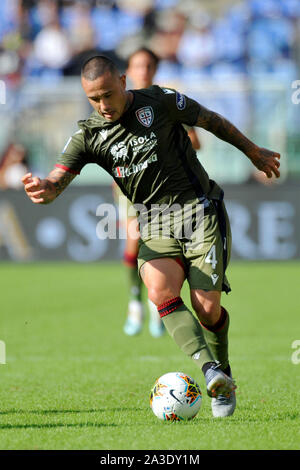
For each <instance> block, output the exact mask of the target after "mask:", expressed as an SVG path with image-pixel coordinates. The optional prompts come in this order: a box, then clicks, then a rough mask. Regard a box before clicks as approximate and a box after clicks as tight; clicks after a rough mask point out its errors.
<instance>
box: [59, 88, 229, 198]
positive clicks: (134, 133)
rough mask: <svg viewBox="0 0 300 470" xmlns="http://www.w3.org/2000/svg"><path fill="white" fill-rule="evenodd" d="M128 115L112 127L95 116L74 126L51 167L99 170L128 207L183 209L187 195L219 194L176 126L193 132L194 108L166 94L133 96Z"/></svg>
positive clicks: (149, 92)
mask: <svg viewBox="0 0 300 470" xmlns="http://www.w3.org/2000/svg"><path fill="white" fill-rule="evenodd" d="M132 92H133V96H134V98H133V101H132V103H131V105H130V107H129V109H128V110H127V111H126V112H125V113H124V114H123V115H122V117H121V118H120V119H119V120H118V121H115V122H109V121H106V120H105V119H104V118H103V117H101V116H100V115H99V114H98V113H97V112H96V111H94V112H93V113H92V114H91V115H90V117H89V118H88V119H87V120H84V121H79V122H78V126H79V130H78V131H77V132H76V133H75V134H74V135H73V136H72V137H70V139H69V140H68V142H67V144H66V146H65V148H64V150H63V152H62V154H61V156H60V158H59V160H58V162H57V166H59V167H62V168H64V169H66V170H68V171H71V172H72V173H76V174H77V173H78V174H79V173H80V171H81V169H82V168H83V167H84V166H85V165H86V164H88V163H96V164H98V165H100V166H101V167H103V168H104V169H105V170H106V171H108V173H109V174H110V175H111V176H112V177H113V178H114V180H115V181H116V183H117V184H118V185H119V186H120V188H121V190H122V191H123V193H124V194H125V195H126V196H127V197H128V198H129V199H130V201H132V202H133V203H140V204H145V205H146V206H147V207H148V206H150V205H151V204H170V205H171V204H173V203H184V201H185V200H186V198H187V197H188V198H189V199H190V198H191V195H196V196H197V197H201V196H203V195H206V196H207V197H208V198H210V197H213V198H218V197H219V196H220V194H221V192H222V191H221V189H220V188H219V187H218V186H217V185H216V183H215V182H213V181H211V180H209V177H208V175H207V173H206V171H205V170H204V168H203V166H202V165H201V163H200V162H199V160H198V158H197V156H196V153H195V151H194V149H193V148H192V145H191V141H190V139H189V137H188V135H187V132H186V130H185V129H184V127H183V125H182V124H186V125H188V126H193V125H194V124H195V123H196V121H197V117H198V114H199V104H198V103H197V102H196V101H194V100H192V99H191V98H188V97H186V96H185V95H182V94H180V93H178V92H177V91H175V90H172V89H169V88H160V87H159V86H157V85H153V86H151V87H150V88H147V89H143V90H133V91H132Z"/></svg>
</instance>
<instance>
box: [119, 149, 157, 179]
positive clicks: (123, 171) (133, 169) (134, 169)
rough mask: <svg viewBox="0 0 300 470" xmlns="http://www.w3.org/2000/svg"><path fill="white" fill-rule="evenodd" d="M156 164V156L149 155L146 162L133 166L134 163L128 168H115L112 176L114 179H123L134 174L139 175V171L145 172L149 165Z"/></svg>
mask: <svg viewBox="0 0 300 470" xmlns="http://www.w3.org/2000/svg"><path fill="white" fill-rule="evenodd" d="M154 162H157V155H156V154H154V155H151V157H149V158H148V159H147V160H145V161H144V162H141V163H138V164H137V165H135V164H134V163H133V164H132V165H130V166H117V167H116V168H114V170H113V172H114V176H115V177H116V178H125V177H128V176H130V175H134V174H136V173H139V172H140V171H143V170H146V168H148V166H149V165H151V163H154Z"/></svg>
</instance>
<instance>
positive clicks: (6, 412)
mask: <svg viewBox="0 0 300 470" xmlns="http://www.w3.org/2000/svg"><path fill="white" fill-rule="evenodd" d="M111 411H115V412H122V411H124V412H126V413H127V412H129V411H136V412H141V411H143V408H136V407H123V408H95V409H90V410H57V409H53V410H42V409H40V410H21V409H17V408H12V409H10V410H2V411H0V416H1V415H10V414H20V415H21V414H36V415H51V414H78V413H105V412H111Z"/></svg>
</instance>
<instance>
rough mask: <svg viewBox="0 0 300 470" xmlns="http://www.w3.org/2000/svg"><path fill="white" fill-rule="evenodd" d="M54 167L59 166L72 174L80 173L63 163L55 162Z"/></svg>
mask: <svg viewBox="0 0 300 470" xmlns="http://www.w3.org/2000/svg"><path fill="white" fill-rule="evenodd" d="M55 167H56V168H61V169H62V170H65V171H67V172H68V173H71V174H72V175H79V174H80V171H77V170H72V168H69V167H68V166H65V165H60V164H59V163H57V164H56V165H55Z"/></svg>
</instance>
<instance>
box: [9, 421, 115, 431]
mask: <svg viewBox="0 0 300 470" xmlns="http://www.w3.org/2000/svg"><path fill="white" fill-rule="evenodd" d="M117 426H118V425H117V424H114V423H110V424H106V423H89V422H87V423H47V424H29V423H28V424H0V431H1V429H51V428H86V427H91V428H104V427H107V428H111V427H117Z"/></svg>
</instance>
